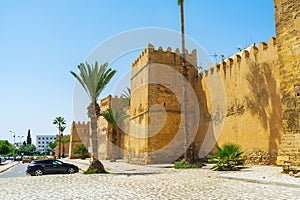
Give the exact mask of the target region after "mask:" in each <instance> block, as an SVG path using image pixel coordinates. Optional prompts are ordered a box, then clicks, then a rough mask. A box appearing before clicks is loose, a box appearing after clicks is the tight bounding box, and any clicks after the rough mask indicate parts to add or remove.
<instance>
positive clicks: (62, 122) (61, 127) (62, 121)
mask: <svg viewBox="0 0 300 200" xmlns="http://www.w3.org/2000/svg"><path fill="white" fill-rule="evenodd" d="M53 124H54V125H57V128H58V158H60V154H61V153H60V149H61V147H60V146H61V144H60V140H61V137H62V136H63V132H64V130H65V129H66V126H64V125H66V120H65V119H64V118H63V117H56V118H55V119H54V120H53Z"/></svg>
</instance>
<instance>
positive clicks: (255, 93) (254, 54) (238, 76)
mask: <svg viewBox="0 0 300 200" xmlns="http://www.w3.org/2000/svg"><path fill="white" fill-rule="evenodd" d="M279 73H280V72H279V65H278V56H277V45H276V40H275V38H271V39H270V41H269V43H268V44H266V43H260V44H259V45H258V47H256V46H252V47H249V48H248V49H246V50H244V51H243V52H240V53H238V54H235V55H234V56H232V57H230V58H227V59H225V60H224V62H221V63H219V64H218V65H216V66H215V67H214V68H212V69H208V70H207V71H205V72H203V73H202V76H201V77H202V78H201V79H200V84H199V85H200V87H198V88H203V89H202V92H201V91H200V92H199V93H198V94H199V99H200V102H202V103H201V109H200V110H201V111H200V112H201V116H202V122H201V123H200V127H203V128H200V129H199V132H198V138H197V139H196V143H197V145H196V146H198V147H199V145H201V146H200V147H199V148H200V152H199V154H200V157H201V154H202V155H205V153H207V152H209V150H210V149H211V148H212V145H210V144H212V143H213V142H214V141H215V142H217V144H218V145H222V144H224V143H228V142H233V143H236V144H239V145H240V146H241V147H242V150H243V151H245V155H246V156H247V157H248V162H250V163H252V164H275V161H276V157H277V154H278V147H279V143H280V140H281V137H282V126H281V108H280V96H279V93H280V87H279ZM198 88H197V89H198ZM204 96H205V97H206V98H204ZM203 98H204V101H206V102H207V103H206V105H205V103H203ZM205 109H206V110H207V111H208V113H203V112H205ZM205 128H206V131H207V133H205V136H204V135H203V129H204V130H205ZM203 136H204V137H207V138H206V140H205V139H204V138H203Z"/></svg>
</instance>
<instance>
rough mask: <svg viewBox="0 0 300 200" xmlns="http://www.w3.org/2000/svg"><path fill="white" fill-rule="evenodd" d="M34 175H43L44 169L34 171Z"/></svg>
mask: <svg viewBox="0 0 300 200" xmlns="http://www.w3.org/2000/svg"><path fill="white" fill-rule="evenodd" d="M34 175H36V176H42V175H43V171H42V170H41V169H38V170H36V171H35V172H34Z"/></svg>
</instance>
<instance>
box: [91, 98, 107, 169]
mask: <svg viewBox="0 0 300 200" xmlns="http://www.w3.org/2000/svg"><path fill="white" fill-rule="evenodd" d="M96 104H97V103H96V102H92V103H91V104H90V105H89V107H88V113H89V116H90V119H91V140H92V148H93V150H92V151H93V155H92V163H91V164H90V166H89V168H88V171H91V170H96V171H97V172H98V173H105V172H106V171H105V169H104V166H103V164H102V163H101V162H100V161H99V158H98V135H97V130H98V124H97V118H98V117H97V116H98V113H99V112H100V111H96V109H97V108H98V107H99V106H97V105H96ZM99 110H100V107H99Z"/></svg>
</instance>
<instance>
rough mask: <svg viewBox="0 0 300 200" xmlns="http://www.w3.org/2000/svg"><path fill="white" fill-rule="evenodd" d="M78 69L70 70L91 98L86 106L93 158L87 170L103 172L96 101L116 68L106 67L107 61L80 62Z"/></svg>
mask: <svg viewBox="0 0 300 200" xmlns="http://www.w3.org/2000/svg"><path fill="white" fill-rule="evenodd" d="M78 69H79V71H80V73H79V74H76V73H74V72H72V71H71V74H72V75H73V76H74V77H75V78H76V79H77V80H78V82H79V83H80V84H81V86H82V87H83V89H84V90H85V91H86V93H87V94H88V96H89V98H90V100H91V103H90V105H89V106H88V108H87V110H88V113H87V114H88V117H89V118H90V119H91V130H92V131H91V139H92V149H93V150H92V151H93V155H92V159H93V160H92V163H91V165H90V166H89V169H88V170H97V172H99V173H102V172H105V169H104V167H103V165H102V163H101V162H100V161H99V159H98V138H97V129H98V124H97V120H98V117H99V116H100V106H99V104H98V103H97V102H98V99H99V96H100V94H101V92H102V91H103V89H104V88H105V86H106V85H107V84H108V83H109V81H110V80H111V78H112V77H113V76H114V75H115V73H116V70H112V69H111V68H108V63H104V64H102V65H100V67H99V66H98V63H97V62H96V63H95V65H94V66H93V65H92V66H91V65H89V64H88V63H86V64H84V63H81V64H80V65H79V66H78Z"/></svg>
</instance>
